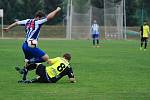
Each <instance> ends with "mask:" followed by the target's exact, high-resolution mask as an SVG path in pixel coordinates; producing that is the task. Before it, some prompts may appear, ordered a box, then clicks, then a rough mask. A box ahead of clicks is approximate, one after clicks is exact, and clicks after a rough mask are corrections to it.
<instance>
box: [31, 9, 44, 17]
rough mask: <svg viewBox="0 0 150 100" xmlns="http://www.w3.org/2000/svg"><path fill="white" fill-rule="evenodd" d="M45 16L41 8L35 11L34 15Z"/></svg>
mask: <svg viewBox="0 0 150 100" xmlns="http://www.w3.org/2000/svg"><path fill="white" fill-rule="evenodd" d="M44 16H45V13H44V12H43V11H41V10H39V11H37V12H36V13H35V15H34V17H39V18H42V17H44Z"/></svg>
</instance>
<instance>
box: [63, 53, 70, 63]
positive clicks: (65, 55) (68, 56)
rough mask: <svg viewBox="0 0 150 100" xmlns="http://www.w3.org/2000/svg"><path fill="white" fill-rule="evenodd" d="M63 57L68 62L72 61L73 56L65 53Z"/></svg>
mask: <svg viewBox="0 0 150 100" xmlns="http://www.w3.org/2000/svg"><path fill="white" fill-rule="evenodd" d="M63 57H64V58H65V59H67V60H68V61H70V60H71V54H69V53H65V54H64V55H63Z"/></svg>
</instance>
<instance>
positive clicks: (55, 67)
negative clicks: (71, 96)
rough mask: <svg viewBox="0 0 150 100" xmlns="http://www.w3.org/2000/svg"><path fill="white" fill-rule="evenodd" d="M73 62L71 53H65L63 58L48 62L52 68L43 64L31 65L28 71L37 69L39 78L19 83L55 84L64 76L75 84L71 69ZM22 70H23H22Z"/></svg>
mask: <svg viewBox="0 0 150 100" xmlns="http://www.w3.org/2000/svg"><path fill="white" fill-rule="evenodd" d="M70 60H71V55H70V54H69V53H65V54H64V55H63V57H56V58H53V59H49V60H48V64H51V65H50V66H47V67H46V66H44V65H43V64H40V63H37V64H30V65H29V66H27V69H28V70H33V69H36V74H37V75H38V77H36V78H34V79H32V80H22V81H19V82H22V83H36V82H39V83H55V82H57V81H58V80H59V79H61V78H62V77H63V76H65V75H68V77H69V80H70V82H71V83H75V82H76V80H75V77H74V74H73V70H72V68H71V67H70V63H69V61H70ZM20 70H21V69H20Z"/></svg>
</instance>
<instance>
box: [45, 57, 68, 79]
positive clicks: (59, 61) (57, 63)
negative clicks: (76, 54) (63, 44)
mask: <svg viewBox="0 0 150 100" xmlns="http://www.w3.org/2000/svg"><path fill="white" fill-rule="evenodd" d="M50 61H51V63H52V65H51V66H47V67H46V72H47V74H48V76H49V77H50V78H58V77H60V74H61V73H62V72H63V71H64V70H65V69H66V68H68V67H69V62H68V61H67V60H66V59H64V58H62V57H56V58H54V59H50Z"/></svg>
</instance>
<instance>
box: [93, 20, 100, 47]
mask: <svg viewBox="0 0 150 100" xmlns="http://www.w3.org/2000/svg"><path fill="white" fill-rule="evenodd" d="M91 31H92V39H93V46H96V47H99V25H98V24H97V21H96V20H94V23H93V25H92V27H91ZM95 42H96V43H95Z"/></svg>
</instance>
